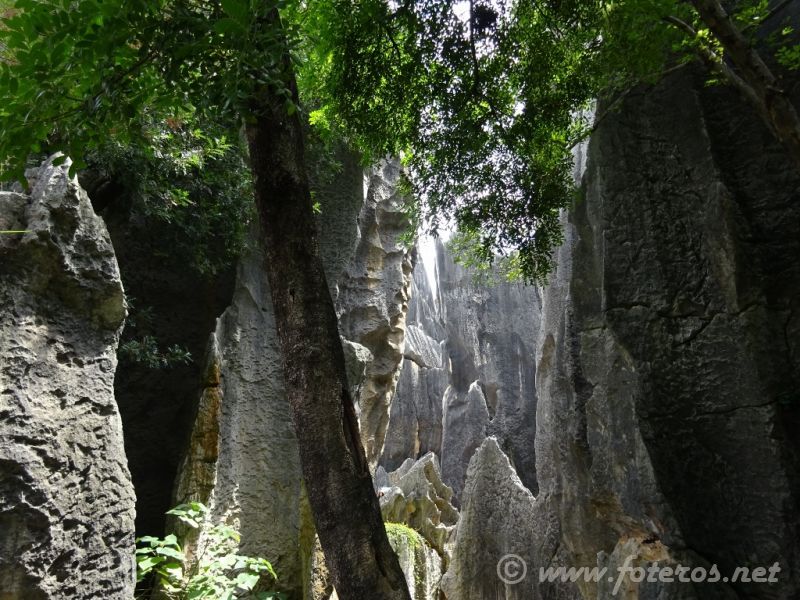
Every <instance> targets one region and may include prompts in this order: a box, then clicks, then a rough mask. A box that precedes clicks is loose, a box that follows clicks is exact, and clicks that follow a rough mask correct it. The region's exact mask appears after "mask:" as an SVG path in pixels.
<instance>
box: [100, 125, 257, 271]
mask: <svg viewBox="0 0 800 600" xmlns="http://www.w3.org/2000/svg"><path fill="white" fill-rule="evenodd" d="M148 140H149V141H148V144H146V145H132V144H122V143H120V142H119V141H115V140H113V139H111V140H109V141H107V142H105V143H104V144H102V145H101V146H100V147H99V148H98V149H97V150H95V151H93V152H91V153H90V154H89V155H88V161H87V162H88V163H89V167H90V173H91V175H92V177H93V179H94V180H95V184H97V181H98V180H99V181H103V182H113V184H114V185H113V187H114V188H116V189H117V190H119V192H118V193H119V194H120V196H121V197H120V198H115V199H114V201H115V202H117V203H121V204H122V205H123V206H122V207H120V209H121V210H124V211H127V212H128V213H129V214H130V215H131V218H133V219H135V220H137V222H138V221H141V222H142V223H143V224H144V226H152V225H154V224H155V225H156V226H158V229H159V231H160V233H161V235H162V236H164V237H165V239H164V241H163V244H162V245H163V246H164V247H168V248H169V249H170V256H169V259H170V260H172V261H173V262H175V263H176V264H181V265H185V266H187V267H189V268H192V269H193V270H194V271H196V272H198V273H199V274H202V275H214V274H216V273H218V272H219V271H221V270H223V269H225V268H230V267H231V266H232V265H233V264H234V262H235V259H236V257H238V255H239V253H240V251H241V249H242V247H243V245H244V243H245V237H246V232H247V229H248V226H249V223H250V221H251V220H252V214H253V212H254V211H253V201H252V188H251V181H250V170H249V168H248V167H247V164H246V162H245V158H244V156H245V155H244V149H243V144H242V143H241V141H240V139H239V136H238V135H235V134H234V137H233V138H232V139H230V138H228V136H227V135H226V129H225V128H224V127H221V126H219V125H217V124H216V123H213V122H209V121H208V120H204V121H199V120H198V119H196V118H194V116H193V115H191V114H186V115H184V116H183V118H180V119H179V118H177V117H171V118H169V119H167V121H166V122H165V123H162V124H158V125H156V124H153V125H152V126H151V127H150V128H149V129H148ZM117 212H118V211H117Z"/></svg>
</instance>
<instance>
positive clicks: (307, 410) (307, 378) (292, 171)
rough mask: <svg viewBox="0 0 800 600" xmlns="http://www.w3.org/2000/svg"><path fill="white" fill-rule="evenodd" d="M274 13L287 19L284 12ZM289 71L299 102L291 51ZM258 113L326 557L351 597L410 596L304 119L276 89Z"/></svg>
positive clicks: (269, 264) (253, 129)
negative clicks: (380, 494)
mask: <svg viewBox="0 0 800 600" xmlns="http://www.w3.org/2000/svg"><path fill="white" fill-rule="evenodd" d="M272 18H274V19H275V22H279V21H278V17H277V15H273V17H272ZM273 25H274V23H273ZM278 26H279V25H278ZM284 67H285V72H286V81H287V83H288V86H289V89H291V90H292V93H293V96H294V101H295V103H297V100H298V99H297V85H296V83H295V78H294V74H293V72H292V68H291V64H290V62H289V60H288V57H286V59H285V60H284ZM254 113H255V117H254V119H253V120H251V121H250V122H249V123H248V124H247V126H246V131H247V139H248V145H249V149H250V161H251V168H252V173H253V177H254V187H255V198H256V205H257V208H258V213H259V217H260V220H261V231H262V235H263V242H264V248H265V256H264V269H265V270H266V273H267V277H268V279H269V284H270V288H271V290H272V303H273V306H274V311H275V324H276V328H277V332H278V339H279V341H280V345H281V351H282V353H283V362H284V373H285V379H286V389H287V391H288V396H289V403H290V406H291V412H292V421H293V424H294V429H295V433H296V434H297V441H298V445H299V447H300V462H301V465H302V469H303V479H304V480H305V484H306V489H307V491H308V496H309V501H310V503H311V510H312V513H313V516H314V521H315V523H316V527H317V533H318V535H319V539H320V543H321V544H322V549H323V551H324V552H325V561H326V563H327V566H328V569H329V570H330V573H331V578H332V580H333V585H334V586H335V588H336V591H337V594H338V596H339V598H341V599H342V600H361V599H369V600H382V599H386V600H390V599H391V600H408V599H409V598H410V596H409V592H408V587H407V585H406V581H405V577H404V576H403V572H402V571H401V569H400V564H399V562H398V560H397V556H396V555H395V553H394V551H393V550H392V548H391V546H390V545H389V540H388V538H387V537H386V530H385V529H384V525H383V519H382V518H381V512H380V506H379V504H378V499H377V497H376V495H375V491H374V489H373V486H372V477H371V475H370V472H369V468H368V465H367V460H366V455H365V453H364V448H363V446H362V444H361V438H360V435H359V430H358V421H357V419H356V414H355V410H354V407H353V400H352V398H351V397H350V392H349V386H348V384H347V375H346V370H345V362H344V352H343V350H342V344H341V340H340V338H339V330H338V326H337V319H336V313H335V310H334V307H333V301H332V300H331V296H330V292H329V290H328V285H327V282H326V279H325V274H324V272H323V268H322V261H321V260H320V256H319V249H318V243H317V232H316V225H315V222H314V213H313V209H312V202H311V195H310V192H309V187H308V179H307V174H306V170H305V158H304V148H303V134H302V129H301V124H300V119H299V116H298V115H297V114H296V113H294V114H292V115H290V114H289V113H288V112H287V110H286V108H285V106H284V102H283V100H282V99H281V98H280V97H276V95H275V94H270V93H265V95H264V96H263V97H262V98H261V99H259V100H258V101H257V102H256V103H255V104H254Z"/></svg>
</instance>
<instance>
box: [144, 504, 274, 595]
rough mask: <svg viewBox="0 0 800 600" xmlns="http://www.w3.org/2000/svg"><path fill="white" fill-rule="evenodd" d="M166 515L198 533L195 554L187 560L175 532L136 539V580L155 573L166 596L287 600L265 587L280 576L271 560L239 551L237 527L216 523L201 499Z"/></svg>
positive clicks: (158, 583)
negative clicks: (173, 517) (191, 558)
mask: <svg viewBox="0 0 800 600" xmlns="http://www.w3.org/2000/svg"><path fill="white" fill-rule="evenodd" d="M167 514H169V515H174V516H176V517H177V518H178V519H179V520H180V521H181V522H182V523H184V524H185V525H188V526H189V527H191V528H192V529H195V530H197V531H198V532H199V533H200V535H201V536H202V545H201V546H200V547H199V548H198V551H199V554H198V556H196V557H194V560H192V561H187V558H186V555H185V554H184V551H183V549H182V548H181V545H180V544H179V543H178V538H177V537H176V536H175V535H173V534H170V535H168V536H166V537H165V538H163V539H161V538H157V537H152V536H146V537H142V538H139V539H138V540H137V545H138V546H139V547H138V548H137V550H136V571H137V580H138V581H140V582H141V581H143V580H145V579H146V578H148V577H154V578H155V585H156V586H157V587H158V589H159V591H161V592H162V593H163V594H164V596H166V597H167V598H169V599H170V600H202V599H208V600H234V599H247V600H285V598H286V596H285V595H284V594H281V593H278V592H270V591H266V590H264V589H263V586H264V585H265V584H266V583H268V582H274V581H275V580H276V579H277V578H278V576H277V575H276V574H275V571H274V570H273V568H272V565H271V564H270V563H269V562H268V561H267V560H266V559H263V558H253V557H250V556H243V555H240V554H237V553H236V550H237V548H238V546H239V541H240V539H241V536H240V535H239V532H237V531H236V530H235V529H233V528H232V527H228V526H227V525H214V524H213V523H212V522H211V519H210V518H209V515H208V509H207V508H206V507H205V506H204V505H203V504H201V503H200V502H190V503H188V504H181V505H180V506H176V507H175V508H173V509H172V510H169V511H167ZM265 579H266V581H265Z"/></svg>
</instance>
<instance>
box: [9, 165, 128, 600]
mask: <svg viewBox="0 0 800 600" xmlns="http://www.w3.org/2000/svg"><path fill="white" fill-rule="evenodd" d="M68 166H69V162H68V163H67V164H65V165H63V166H60V167H55V166H52V164H51V162H49V161H48V162H47V163H45V165H43V166H42V167H41V168H40V169H38V170H36V171H32V172H29V181H30V183H31V185H32V191H31V193H30V195H28V194H18V193H12V192H0V229H2V230H28V231H29V232H28V233H25V234H22V235H16V234H0V596H2V597H3V598H19V599H25V600H28V599H31V600H39V599H49V598H53V599H55V598H87V599H88V598H109V599H118V600H128V599H129V598H131V597H132V596H133V587H134V580H135V565H134V560H133V551H134V548H133V545H134V540H133V537H134V523H133V519H134V495H133V486H132V484H131V480H130V474H129V472H128V467H127V462H126V459H125V453H124V449H123V440H122V425H121V422H120V418H119V413H118V411H117V405H116V403H115V401H114V371H115V369H116V365H117V359H116V348H117V343H118V341H119V334H120V330H121V328H122V324H123V321H124V319H125V300H124V296H123V290H122V284H121V282H120V277H119V270H118V268H117V261H116V258H115V256H114V251H113V248H112V246H111V241H110V239H109V236H108V232H107V231H106V227H105V224H104V223H103V221H102V220H101V219H100V218H99V217H98V216H97V215H95V213H94V211H93V210H92V207H91V204H90V203H89V200H88V198H87V196H86V193H85V192H84V191H83V190H82V189H81V188H80V187H79V186H78V183H77V180H75V179H74V178H70V177H69V176H68V173H67V169H68Z"/></svg>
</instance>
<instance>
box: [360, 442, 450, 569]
mask: <svg viewBox="0 0 800 600" xmlns="http://www.w3.org/2000/svg"><path fill="white" fill-rule="evenodd" d="M378 470H379V473H376V476H375V480H376V484H377V487H378V490H379V492H378V493H379V494H380V504H381V512H382V513H383V520H384V521H386V522H389V523H405V524H406V525H408V526H409V527H411V528H412V529H414V530H415V531H417V532H418V533H419V534H420V535H422V537H423V538H424V539H425V540H426V542H427V543H428V544H429V545H430V546H431V547H432V548H434V549H435V550H436V551H437V552H438V553H439V555H440V556H441V557H442V558H443V559H445V563H446V558H447V555H448V553H449V542H450V541H451V538H452V535H453V532H454V530H455V525H456V523H457V522H458V511H456V509H455V507H454V506H453V505H452V504H451V501H452V498H453V490H451V489H450V488H449V487H447V485H445V483H444V482H443V481H442V476H441V473H440V471H439V465H438V461H437V459H436V455H435V454H433V453H432V452H429V453H428V454H426V455H425V456H423V457H422V458H420V459H419V460H417V461H414V460H413V459H411V458H409V459H408V460H407V461H406V462H405V463H403V465H402V466H401V467H400V468H399V469H397V470H396V471H392V472H391V473H388V474H387V473H386V472H385V471H383V467H378Z"/></svg>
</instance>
